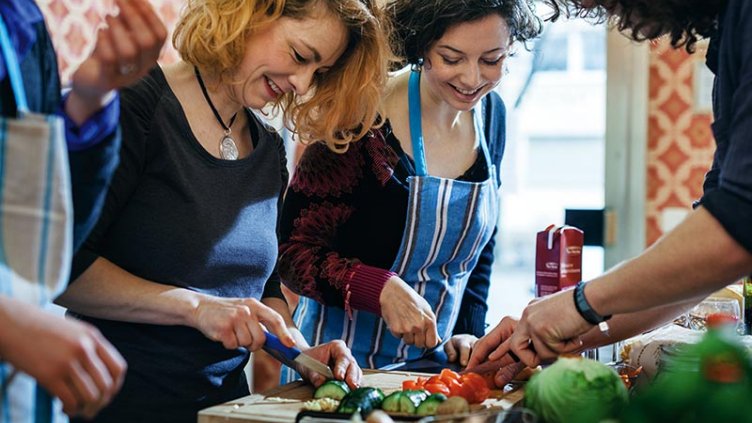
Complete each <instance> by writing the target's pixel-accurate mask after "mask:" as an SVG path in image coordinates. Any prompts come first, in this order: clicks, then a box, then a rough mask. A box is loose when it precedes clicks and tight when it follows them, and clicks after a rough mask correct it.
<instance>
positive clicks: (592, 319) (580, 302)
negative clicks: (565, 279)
mask: <svg viewBox="0 0 752 423" xmlns="http://www.w3.org/2000/svg"><path fill="white" fill-rule="evenodd" d="M574 306H575V308H576V309H577V312H578V313H580V316H582V318H583V319H585V321H587V322H588V323H590V324H591V325H597V324H599V323H601V322H605V321H606V320H608V319H610V318H611V316H610V315H608V316H601V315H600V314H598V313H596V312H595V310H593V308H592V307H590V303H588V301H587V298H585V282H583V281H580V282H577V286H575V288H574Z"/></svg>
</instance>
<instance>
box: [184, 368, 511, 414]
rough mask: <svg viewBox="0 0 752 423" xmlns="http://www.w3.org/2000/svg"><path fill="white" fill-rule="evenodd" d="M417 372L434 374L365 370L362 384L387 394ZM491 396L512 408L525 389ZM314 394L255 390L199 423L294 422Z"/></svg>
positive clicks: (302, 387) (299, 385)
mask: <svg viewBox="0 0 752 423" xmlns="http://www.w3.org/2000/svg"><path fill="white" fill-rule="evenodd" d="M418 376H432V375H428V374H426V373H416V372H397V371H391V372H385V371H379V370H363V379H362V381H361V385H362V386H374V387H377V388H381V389H382V390H383V391H384V393H385V394H389V393H390V392H393V391H397V390H400V389H402V381H404V380H409V379H415V378H416V377H418ZM491 395H492V398H489V399H487V400H486V401H485V402H484V403H483V404H484V405H488V406H494V407H501V408H503V409H509V408H511V407H512V406H514V405H515V404H517V403H518V402H519V401H521V400H522V396H523V394H522V389H512V390H507V391H504V392H502V391H492V394H491ZM311 398H313V387H312V386H311V385H309V384H307V383H304V382H300V381H299V382H293V383H288V384H287V385H282V386H280V387H277V388H274V389H271V390H269V391H266V392H264V393H262V394H252V395H249V396H247V397H243V398H238V399H237V400H235V401H230V402H228V403H225V404H220V405H217V406H214V407H210V408H207V409H205V410H202V411H201V412H200V413H199V414H198V423H247V422H280V423H281V422H294V421H295V416H297V414H298V412H300V411H301V410H302V409H303V402H305V401H308V400H310V399H311Z"/></svg>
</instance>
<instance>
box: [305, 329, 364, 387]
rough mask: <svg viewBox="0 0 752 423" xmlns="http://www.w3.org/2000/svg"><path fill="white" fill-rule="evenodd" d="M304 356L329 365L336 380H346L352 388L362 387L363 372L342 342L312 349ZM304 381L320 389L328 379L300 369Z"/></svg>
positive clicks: (328, 343)
mask: <svg viewBox="0 0 752 423" xmlns="http://www.w3.org/2000/svg"><path fill="white" fill-rule="evenodd" d="M303 354H306V355H309V356H311V357H312V358H315V359H316V360H318V361H320V362H322V363H326V364H328V365H329V366H330V367H331V368H332V373H333V374H334V378H335V379H339V380H344V381H345V382H346V383H347V385H348V386H350V387H351V388H356V387H358V386H359V385H360V378H361V377H363V371H362V370H361V369H360V366H358V362H357V361H356V360H355V357H353V355H352V353H351V352H350V349H349V348H347V345H345V343H344V342H342V341H341V340H335V341H331V342H327V343H326V344H321V345H317V346H315V347H311V348H309V349H307V350H305V351H303ZM299 370H300V374H301V375H302V376H303V378H304V379H306V380H308V381H309V382H311V384H312V385H313V386H316V387H318V386H319V385H321V384H322V383H324V382H326V377H324V375H321V374H319V373H316V372H314V371H311V370H307V369H299Z"/></svg>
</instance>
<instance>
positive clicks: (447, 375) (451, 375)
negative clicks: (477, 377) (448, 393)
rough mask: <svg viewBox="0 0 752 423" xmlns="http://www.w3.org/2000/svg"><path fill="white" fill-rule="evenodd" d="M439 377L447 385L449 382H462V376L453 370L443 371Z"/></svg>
mask: <svg viewBox="0 0 752 423" xmlns="http://www.w3.org/2000/svg"><path fill="white" fill-rule="evenodd" d="M439 377H440V378H441V380H443V381H444V383H446V382H447V381H448V380H455V381H456V380H460V374H459V373H457V372H455V371H452V369H442V370H441V373H439Z"/></svg>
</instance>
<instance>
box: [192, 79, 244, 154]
mask: <svg viewBox="0 0 752 423" xmlns="http://www.w3.org/2000/svg"><path fill="white" fill-rule="evenodd" d="M193 70H194V71H195V73H196V79H197V80H198V85H200V86H201V92H202V93H204V98H205V99H206V102H207V103H209V107H211V109H212V112H214V117H216V118H217V122H219V124H220V125H222V129H224V130H225V134H224V135H223V136H222V138H220V139H219V156H220V157H221V158H222V159H224V160H237V158H238V146H237V144H235V140H234V139H233V138H232V136H231V134H232V129H230V127H232V124H233V123H234V122H235V118H236V117H238V112H235V114H234V115H232V117H231V118H230V124H229V125H225V122H224V121H223V120H222V116H220V115H219V112H218V111H217V108H216V107H214V103H212V101H211V98H209V93H208V92H207V91H206V85H204V79H203V78H201V73H200V72H199V71H198V66H194V67H193Z"/></svg>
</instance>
